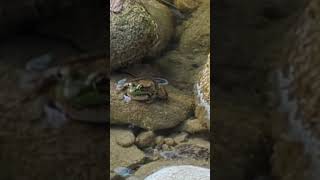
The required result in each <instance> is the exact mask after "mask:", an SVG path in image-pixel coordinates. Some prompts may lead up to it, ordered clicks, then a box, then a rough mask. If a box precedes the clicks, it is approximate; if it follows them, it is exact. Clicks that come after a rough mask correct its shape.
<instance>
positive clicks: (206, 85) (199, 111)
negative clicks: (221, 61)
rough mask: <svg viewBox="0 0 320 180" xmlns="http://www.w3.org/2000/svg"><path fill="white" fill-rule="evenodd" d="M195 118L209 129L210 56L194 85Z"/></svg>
mask: <svg viewBox="0 0 320 180" xmlns="http://www.w3.org/2000/svg"><path fill="white" fill-rule="evenodd" d="M195 93H196V110H195V116H196V117H197V119H199V120H200V121H202V122H204V123H206V124H207V126H208V128H209V129H210V54H209V55H208V59H207V62H206V64H205V65H204V67H203V70H202V71H201V72H200V74H199V79H198V82H197V83H196V92H195Z"/></svg>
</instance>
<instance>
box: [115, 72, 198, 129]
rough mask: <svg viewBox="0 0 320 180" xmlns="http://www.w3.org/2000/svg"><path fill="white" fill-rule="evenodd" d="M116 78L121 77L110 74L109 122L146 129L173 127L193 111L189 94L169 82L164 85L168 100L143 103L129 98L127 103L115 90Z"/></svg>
mask: <svg viewBox="0 0 320 180" xmlns="http://www.w3.org/2000/svg"><path fill="white" fill-rule="evenodd" d="M116 79H119V80H120V79H123V78H122V77H117V76H115V75H114V76H111V80H110V96H111V97H110V105H111V107H110V123H111V124H116V125H124V124H132V125H134V126H138V127H140V128H143V129H147V130H159V129H167V128H173V127H175V126H177V125H178V124H180V123H181V122H182V121H184V120H186V119H188V117H189V116H190V115H191V114H192V111H193V106H194V104H193V98H192V96H191V95H189V94H186V93H185V92H183V91H181V90H179V89H176V88H175V87H173V86H171V85H170V84H169V85H167V86H166V90H167V92H168V100H167V101H160V100H155V101H154V102H152V103H144V102H138V101H134V100H131V101H130V102H129V103H126V102H124V101H123V100H122V99H120V98H119V96H121V94H119V93H118V92H117V90H116V86H117V83H116V82H117V81H116Z"/></svg>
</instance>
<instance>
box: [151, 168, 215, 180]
mask: <svg viewBox="0 0 320 180" xmlns="http://www.w3.org/2000/svg"><path fill="white" fill-rule="evenodd" d="M162 179H166V180H210V169H207V168H202V167H197V166H190V165H181V166H170V167H165V168H163V169H160V170H159V171H157V172H155V173H153V174H151V175H150V176H148V177H146V178H145V180H162Z"/></svg>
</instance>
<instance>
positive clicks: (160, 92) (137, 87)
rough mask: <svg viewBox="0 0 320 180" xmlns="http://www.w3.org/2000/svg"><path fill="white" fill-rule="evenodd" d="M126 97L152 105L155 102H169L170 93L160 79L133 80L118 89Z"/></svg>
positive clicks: (142, 78) (143, 78) (141, 78)
mask: <svg viewBox="0 0 320 180" xmlns="http://www.w3.org/2000/svg"><path fill="white" fill-rule="evenodd" d="M117 90H118V91H120V92H123V95H124V96H125V97H129V98H130V99H132V100H135V101H140V102H146V103H152V102H154V100H167V99H168V93H167V91H166V89H165V87H164V85H163V84H162V83H160V82H159V78H153V77H140V78H133V79H130V80H129V81H127V82H125V83H124V84H123V85H122V86H120V87H118V88H117Z"/></svg>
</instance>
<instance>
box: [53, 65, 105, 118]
mask: <svg viewBox="0 0 320 180" xmlns="http://www.w3.org/2000/svg"><path fill="white" fill-rule="evenodd" d="M104 67H106V66H105V60H101V61H96V62H92V63H89V64H88V63H85V64H76V65H72V66H65V67H60V68H59V69H58V70H57V71H56V73H55V74H54V76H55V79H56V83H55V84H54V85H53V86H52V88H51V89H50V91H49V97H50V99H51V101H54V102H55V103H56V104H59V107H62V111H63V112H64V113H65V114H66V115H67V116H68V117H70V118H71V119H75V120H80V121H87V122H101V123H102V122H107V119H106V116H107V108H106V104H107V103H108V100H109V98H108V97H107V95H108V94H109V93H107V84H108V81H109V79H108V76H107V71H106V70H105V68H104Z"/></svg>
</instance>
